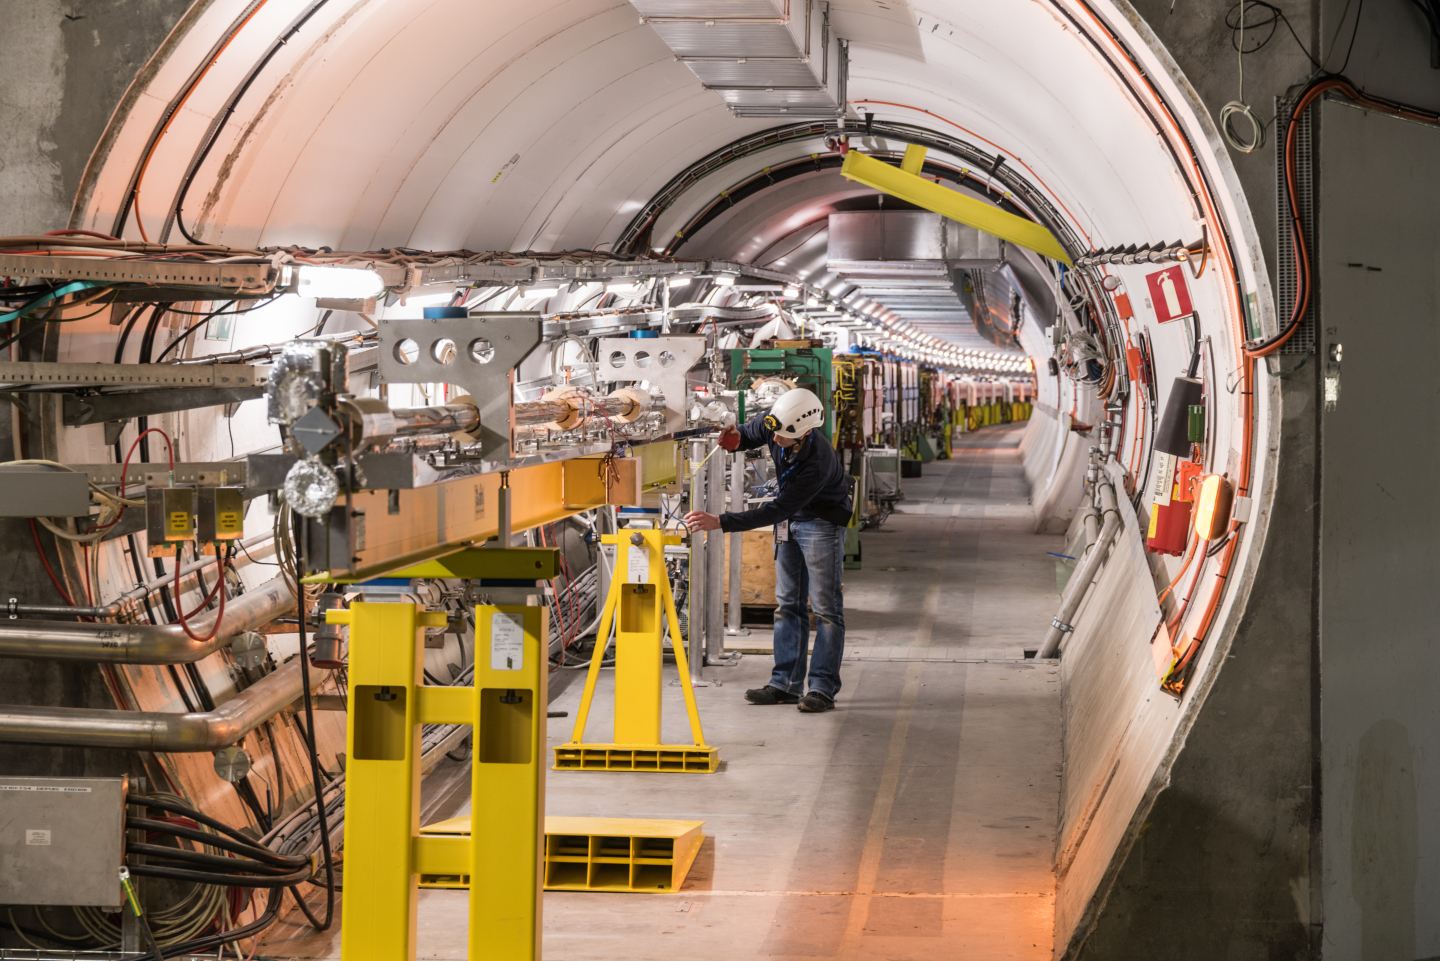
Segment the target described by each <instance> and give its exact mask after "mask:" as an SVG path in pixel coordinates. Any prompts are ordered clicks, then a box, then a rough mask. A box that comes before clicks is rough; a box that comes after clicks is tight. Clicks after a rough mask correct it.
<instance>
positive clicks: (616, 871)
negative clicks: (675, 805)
mask: <svg viewBox="0 0 1440 961" xmlns="http://www.w3.org/2000/svg"><path fill="white" fill-rule="evenodd" d="M704 826H705V822H704V821H664V820H652V819H649V818H566V817H547V818H546V819H545V890H546V891H626V892H636V893H646V894H655V893H657V892H658V893H673V892H675V891H679V890H680V888H681V886H682V885H683V884H684V883H685V877H686V875H688V874H689V873H690V865H692V864H693V863H694V862H695V855H697V854H699V853H700V845H701V844H703V843H704V841H705V834H704V832H703V830H702V829H703V828H704ZM420 833H421V834H423V835H427V836H428V835H451V836H454V835H462V836H463V835H468V834H469V833H470V815H468V814H462V815H460V816H459V817H454V818H450V819H449V820H447V821H437V822H436V823H434V824H427V825H426V826H425V827H423V828H421V829H420ZM420 886H421V887H422V888H451V889H453V888H468V887H469V886H470V876H469V875H466V874H426V875H422V876H421V878H420Z"/></svg>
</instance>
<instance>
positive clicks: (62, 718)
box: [0, 610, 323, 753]
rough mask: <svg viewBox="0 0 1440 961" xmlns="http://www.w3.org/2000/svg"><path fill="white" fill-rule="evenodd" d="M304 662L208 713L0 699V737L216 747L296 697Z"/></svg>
mask: <svg viewBox="0 0 1440 961" xmlns="http://www.w3.org/2000/svg"><path fill="white" fill-rule="evenodd" d="M226 614H227V615H228V614H229V611H228V610H227V611H226ZM308 664H309V658H306V657H296V658H295V659H293V660H291V661H290V662H289V663H288V664H286V665H284V666H283V667H281V668H280V669H279V670H277V671H275V672H274V673H273V674H269V675H266V676H265V677H263V678H261V679H260V680H259V681H256V682H255V683H254V684H252V685H250V686H249V687H247V688H246V689H245V690H243V691H241V692H240V693H239V694H237V695H236V696H235V697H232V698H231V699H230V700H228V701H226V702H225V703H224V704H221V705H220V706H219V707H217V708H215V710H213V711H210V712H208V713H197V714H162V713H157V712H149V711H97V710H89V709H86V708H75V707H30V706H21V705H13V704H10V705H0V743H4V744H52V745H60V746H65V747H100V748H111V749H114V750H120V751H158V752H161V753H167V752H195V751H215V750H218V749H220V748H222V747H227V746H229V745H231V744H234V743H235V742H236V741H238V740H240V739H241V738H242V737H244V736H245V735H246V734H248V733H250V732H251V731H253V730H254V729H255V728H257V727H259V726H260V725H261V724H263V723H265V721H267V720H269V719H270V718H272V717H274V716H275V715H276V714H278V713H280V711H281V710H282V709H283V708H284V707H285V706H286V705H287V704H290V703H292V702H293V701H294V700H295V699H296V698H297V697H299V696H300V695H301V693H302V691H301V686H300V685H301V677H300V672H301V671H302V670H305V669H307V665H308ZM308 669H309V670H310V671H311V683H312V684H315V683H318V682H319V681H320V679H321V677H322V676H323V672H322V671H320V670H318V669H316V668H308Z"/></svg>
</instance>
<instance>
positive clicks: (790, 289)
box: [785, 284, 800, 300]
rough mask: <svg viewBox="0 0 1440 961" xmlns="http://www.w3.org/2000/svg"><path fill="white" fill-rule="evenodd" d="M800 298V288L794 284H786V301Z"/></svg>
mask: <svg viewBox="0 0 1440 961" xmlns="http://www.w3.org/2000/svg"><path fill="white" fill-rule="evenodd" d="M799 296H800V288H799V287H796V286H795V285H794V284H786V285H785V299H786V300H794V299H795V298H796V297H799Z"/></svg>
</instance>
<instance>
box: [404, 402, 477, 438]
mask: <svg viewBox="0 0 1440 961" xmlns="http://www.w3.org/2000/svg"><path fill="white" fill-rule="evenodd" d="M390 416H392V417H394V418H395V432H394V434H392V435H391V436H393V437H416V436H420V435H425V434H455V433H468V432H470V431H474V430H478V429H479V427H480V411H479V409H478V408H476V407H475V406H474V405H473V404H445V405H443V406H440V407H402V408H399V409H397V410H392V411H390Z"/></svg>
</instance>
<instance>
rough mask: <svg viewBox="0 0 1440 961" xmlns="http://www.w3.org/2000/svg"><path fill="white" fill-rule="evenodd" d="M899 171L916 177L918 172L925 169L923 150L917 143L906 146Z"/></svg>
mask: <svg viewBox="0 0 1440 961" xmlns="http://www.w3.org/2000/svg"><path fill="white" fill-rule="evenodd" d="M900 169H901V170H903V171H905V172H906V173H907V174H915V175H916V176H917V177H918V176H919V175H920V171H922V170H924V169H925V148H924V147H922V146H920V145H919V144H918V143H912V144H907V145H906V146H905V156H904V157H903V158H902V159H901V161H900Z"/></svg>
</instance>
